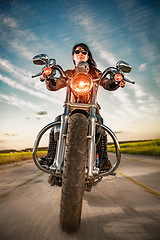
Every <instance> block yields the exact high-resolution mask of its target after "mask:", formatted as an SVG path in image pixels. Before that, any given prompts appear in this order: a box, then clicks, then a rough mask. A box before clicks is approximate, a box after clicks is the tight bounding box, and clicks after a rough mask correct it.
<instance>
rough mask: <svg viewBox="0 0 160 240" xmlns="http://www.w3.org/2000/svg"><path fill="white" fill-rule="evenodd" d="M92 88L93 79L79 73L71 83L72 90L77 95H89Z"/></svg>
mask: <svg viewBox="0 0 160 240" xmlns="http://www.w3.org/2000/svg"><path fill="white" fill-rule="evenodd" d="M92 86H93V83H92V79H91V78H90V77H89V76H88V74H86V73H77V74H76V75H75V76H74V77H73V79H72V81H71V88H72V90H73V91H74V92H76V93H77V94H85V93H88V92H89V91H90V90H91V89H92Z"/></svg>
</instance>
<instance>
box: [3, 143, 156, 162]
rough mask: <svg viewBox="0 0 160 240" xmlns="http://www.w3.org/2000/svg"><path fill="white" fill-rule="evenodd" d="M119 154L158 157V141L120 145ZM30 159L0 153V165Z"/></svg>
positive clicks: (28, 153)
mask: <svg viewBox="0 0 160 240" xmlns="http://www.w3.org/2000/svg"><path fill="white" fill-rule="evenodd" d="M120 148H121V153H131V154H139V155H152V156H160V139H156V140H148V141H136V142H126V143H120ZM108 152H115V150H114V146H113V145H109V144H108ZM46 154H47V151H44V150H42V151H39V152H38V157H42V156H43V157H44V156H46ZM29 159H32V152H31V151H23V152H12V153H8V152H6V153H0V165H4V164H8V163H13V162H22V161H24V160H29Z"/></svg>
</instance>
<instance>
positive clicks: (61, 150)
mask: <svg viewBox="0 0 160 240" xmlns="http://www.w3.org/2000/svg"><path fill="white" fill-rule="evenodd" d="M69 98H70V90H69V88H68V89H67V93H66V101H65V103H67V102H68V100H69ZM68 118H69V106H68V105H67V104H65V105H64V113H63V115H62V116H61V129H60V134H59V141H58V147H57V153H56V158H55V163H54V165H55V166H56V173H60V172H61V168H62V164H63V161H64V154H65V146H66V136H67V128H68Z"/></svg>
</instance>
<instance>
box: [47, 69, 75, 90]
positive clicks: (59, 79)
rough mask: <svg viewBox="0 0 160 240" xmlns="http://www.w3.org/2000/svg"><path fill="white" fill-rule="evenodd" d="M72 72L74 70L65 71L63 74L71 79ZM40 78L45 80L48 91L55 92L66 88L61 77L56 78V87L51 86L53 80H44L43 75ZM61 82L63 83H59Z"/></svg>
mask: <svg viewBox="0 0 160 240" xmlns="http://www.w3.org/2000/svg"><path fill="white" fill-rule="evenodd" d="M73 71H74V70H66V71H65V74H66V75H67V76H68V77H71V76H72V75H73ZM42 78H43V79H45V82H46V87H47V89H48V90H49V91H57V90H59V89H61V88H64V87H66V84H65V81H66V80H65V79H63V78H62V77H59V78H56V85H54V84H53V80H46V78H45V76H43V75H42ZM61 80H63V81H61Z"/></svg>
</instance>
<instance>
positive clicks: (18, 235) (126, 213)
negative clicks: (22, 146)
mask: <svg viewBox="0 0 160 240" xmlns="http://www.w3.org/2000/svg"><path fill="white" fill-rule="evenodd" d="M11 166H12V167H11ZM35 168H36V167H35V165H34V164H33V162H32V161H26V162H25V163H24V162H23V163H21V164H16V165H15V164H13V165H10V166H5V167H1V169H0V240H15V239H16V240H74V239H76V240H132V239H133V240H139V239H140V240H159V239H160V158H159V157H144V156H136V155H123V156H122V163H121V165H120V167H119V169H118V171H117V176H116V177H114V176H109V177H105V178H103V180H102V181H101V182H100V183H99V184H98V185H97V186H96V187H94V188H93V189H92V191H91V192H89V193H88V192H85V193H84V200H83V210H82V220H81V226H80V229H79V231H78V232H76V233H74V234H67V233H64V232H63V231H61V229H60V226H59V210H60V198H61V188H59V187H51V186H50V185H49V184H48V182H47V178H48V177H47V174H45V173H42V172H40V171H38V172H35Z"/></svg>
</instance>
